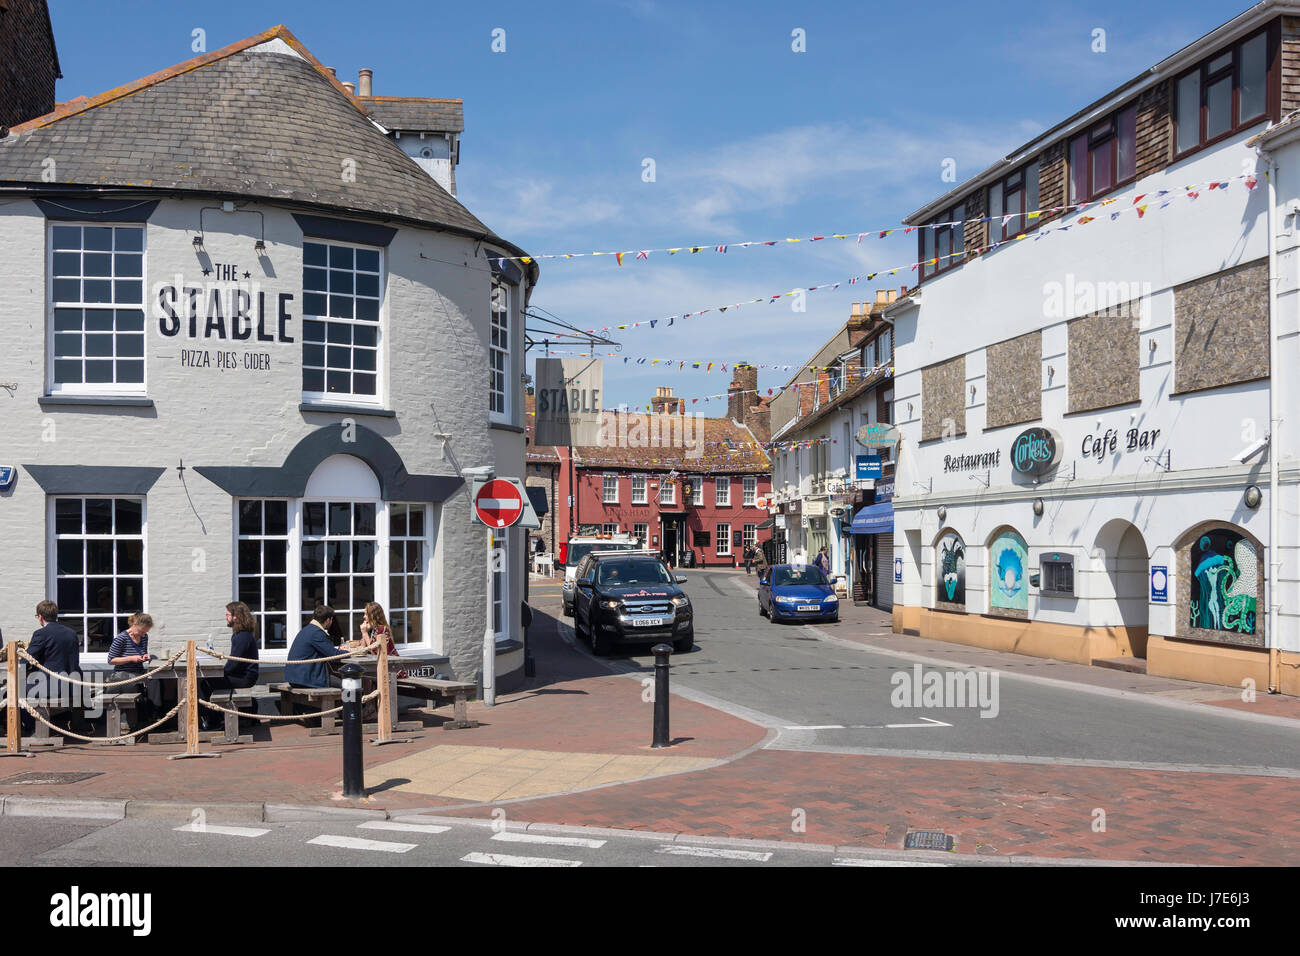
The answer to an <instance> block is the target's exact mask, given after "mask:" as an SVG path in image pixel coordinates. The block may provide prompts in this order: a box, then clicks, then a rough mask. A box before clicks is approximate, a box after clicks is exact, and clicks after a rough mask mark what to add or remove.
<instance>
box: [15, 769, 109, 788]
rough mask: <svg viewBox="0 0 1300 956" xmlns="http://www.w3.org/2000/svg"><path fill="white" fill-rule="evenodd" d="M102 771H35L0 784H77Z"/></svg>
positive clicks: (27, 785) (29, 785) (41, 785)
mask: <svg viewBox="0 0 1300 956" xmlns="http://www.w3.org/2000/svg"><path fill="white" fill-rule="evenodd" d="M102 772H103V771H100V770H91V771H88V772H85V773H78V772H72V771H60V772H58V773H39V772H37V771H35V770H31V771H28V772H27V773H20V774H15V775H14V776H12V777H5V778H4V779H3V780H0V784H4V783H14V784H18V785H19V786H25V787H49V786H55V785H57V784H61V783H77V782H79V781H81V780H89V779H90V778H91V777H98V776H99V775H100V774H101V773H102Z"/></svg>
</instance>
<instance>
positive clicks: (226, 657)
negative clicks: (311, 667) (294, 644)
mask: <svg viewBox="0 0 1300 956" xmlns="http://www.w3.org/2000/svg"><path fill="white" fill-rule="evenodd" d="M182 653H183V652H182ZM203 653H204V654H207V655H208V656H210V657H215V658H218V659H219V660H223V661H235V662H236V663H238V664H317V663H328V662H330V661H341V660H345V659H346V658H349V657H357V656H358V655H360V654H365V653H367V651H366V649H365V648H362V647H359V648H357V649H356V650H351V651H348V652H347V653H346V654H338V655H336V656H334V657H312V658H308V659H307V660H305V661H264V660H260V659H258V658H256V657H235V656H233V655H231V654H223V653H221V651H219V650H217V649H216V648H213V647H205V648H203Z"/></svg>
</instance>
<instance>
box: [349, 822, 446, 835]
mask: <svg viewBox="0 0 1300 956" xmlns="http://www.w3.org/2000/svg"><path fill="white" fill-rule="evenodd" d="M357 828H358V829H361V830H401V831H402V832H404V833H446V832H447V831H448V830H450V829H451V827H440V826H435V825H434V824H432V823H394V822H393V821H391V820H367V821H366V822H365V823H358V824H357Z"/></svg>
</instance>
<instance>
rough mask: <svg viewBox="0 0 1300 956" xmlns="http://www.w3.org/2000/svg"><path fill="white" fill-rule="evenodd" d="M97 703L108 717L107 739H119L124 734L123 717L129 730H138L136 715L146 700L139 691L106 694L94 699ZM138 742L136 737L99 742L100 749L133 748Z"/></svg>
mask: <svg viewBox="0 0 1300 956" xmlns="http://www.w3.org/2000/svg"><path fill="white" fill-rule="evenodd" d="M94 700H95V703H97V704H99V706H101V707H103V708H104V714H105V716H106V717H107V721H106V723H107V727H106V729H105V736H106V737H117V736H119V735H120V734H121V733H122V717H123V716H125V717H126V718H127V722H128V727H127V729H128V730H134V729H135V728H136V719H135V717H136V713H137V712H138V710H139V707H140V701H142V700H144V693H143V692H142V691H138V690H132V691H122V692H121V693H111V692H105V693H103V694H100V695H99V696H98V697H96V698H94ZM135 742H136V738H135V737H128V738H127V739H126V740H118V741H108V740H105V741H97V742H96V743H97V745H98V746H100V747H105V746H107V747H113V746H118V745H122V746H131V745H134V744H135Z"/></svg>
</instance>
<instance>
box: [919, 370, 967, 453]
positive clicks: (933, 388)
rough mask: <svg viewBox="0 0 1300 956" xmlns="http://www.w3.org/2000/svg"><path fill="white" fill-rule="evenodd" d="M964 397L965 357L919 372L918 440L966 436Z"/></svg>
mask: <svg viewBox="0 0 1300 956" xmlns="http://www.w3.org/2000/svg"><path fill="white" fill-rule="evenodd" d="M965 396H966V356H965V355H958V356H957V357H956V358H952V359H949V360H948V361H946V362H940V363H938V364H937V365H931V366H930V367H929V368H923V369H921V441H930V440H932V439H935V438H944V437H956V436H958V435H964V434H966V401H965ZM949 421H951V422H953V423H954V425H955V428H949V429H946V430H945V427H944V423H945V422H949Z"/></svg>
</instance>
